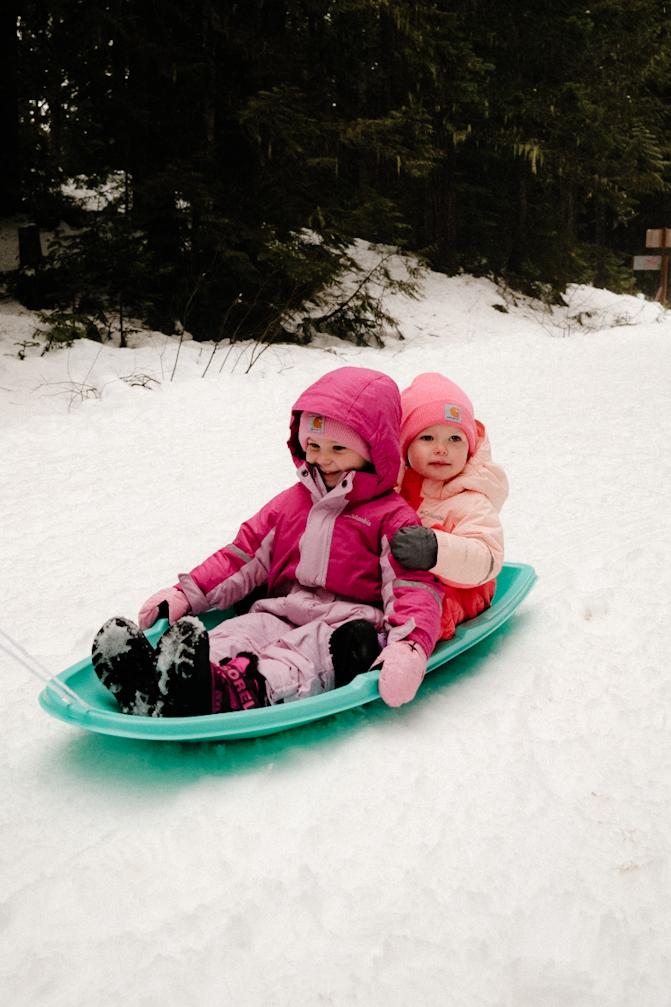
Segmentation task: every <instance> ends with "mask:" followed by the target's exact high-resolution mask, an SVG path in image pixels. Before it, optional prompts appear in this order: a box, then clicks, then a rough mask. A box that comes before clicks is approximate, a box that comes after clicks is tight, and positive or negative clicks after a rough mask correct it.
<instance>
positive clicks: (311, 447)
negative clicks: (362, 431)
mask: <svg viewBox="0 0 671 1007" xmlns="http://www.w3.org/2000/svg"><path fill="white" fill-rule="evenodd" d="M305 457H306V459H307V462H308V464H309V465H316V466H317V468H318V469H319V471H320V473H321V477H322V479H323V480H324V484H325V485H326V486H328V488H329V489H330V490H331V489H333V487H334V486H335V485H336V484H337V483H338V481H339V480H340V477H341V475H342V474H343V472H351V471H358V470H359V469H362V468H363V467H364V465H365V464H366V459H365V458H364V457H363V455H360V454H358V452H356V451H353V450H352V449H351V448H346V447H343V445H342V444H338V442H337V441H330V440H328V439H327V438H326V437H309V438H308V441H307V443H306V445H305Z"/></svg>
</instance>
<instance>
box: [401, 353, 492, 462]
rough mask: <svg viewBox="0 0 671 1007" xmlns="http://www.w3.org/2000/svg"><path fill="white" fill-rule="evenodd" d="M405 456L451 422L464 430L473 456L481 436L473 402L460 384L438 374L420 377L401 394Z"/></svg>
mask: <svg viewBox="0 0 671 1007" xmlns="http://www.w3.org/2000/svg"><path fill="white" fill-rule="evenodd" d="M401 408H402V410H403V415H402V416H401V457H402V458H403V459H404V460H405V459H406V457H407V451H408V444H410V442H411V441H413V440H414V439H415V437H417V435H418V434H421V432H422V430H426V428H427V427H432V426H433V425H434V423H449V424H450V425H451V426H454V427H461V429H462V430H463V432H464V435H465V437H466V440H467V441H468V453H469V455H472V454H473V451H474V450H475V442H476V440H477V433H476V430H475V416H474V414H473V403H472V402H471V400H470V399H469V397H468V395H467V394H466V392H464V391H463V390H462V389H461V388H460V387H459V385H455V383H454V381H450V379H449V378H445V377H443V375H442V374H437V373H436V372H435V371H430V372H427V373H426V374H418V375H417V377H416V378H415V380H414V381H413V383H412V384H411V385H410V387H409V388H406V389H405V391H403V392H401Z"/></svg>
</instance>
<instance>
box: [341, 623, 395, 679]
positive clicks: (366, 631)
mask: <svg viewBox="0 0 671 1007" xmlns="http://www.w3.org/2000/svg"><path fill="white" fill-rule="evenodd" d="M329 649H330V651H331V659H332V661H333V670H334V671H335V687H336V689H339V688H340V687H341V686H342V685H348V684H349V683H350V682H351V681H352V679H353V678H356V676H357V675H360V674H361V672H363V671H368V669H369V668H370V666H371V664H372V663H373V661H374V660H375V658H376V657H377V655H378V654H379V653H380V651H381V649H382V648H381V647H380V642H379V640H378V638H377V630H376V629H375V626H374V625H373V624H372V622H366V620H365V619H352V621H351V622H345V623H343V625H342V626H338V628H337V629H334V630H333V634H332V636H331V639H330V640H329Z"/></svg>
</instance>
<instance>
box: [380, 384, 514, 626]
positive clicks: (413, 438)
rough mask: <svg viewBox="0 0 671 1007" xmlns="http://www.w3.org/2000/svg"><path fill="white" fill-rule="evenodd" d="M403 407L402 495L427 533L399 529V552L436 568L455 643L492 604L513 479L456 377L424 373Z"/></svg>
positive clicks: (407, 561) (395, 545) (410, 561)
mask: <svg viewBox="0 0 671 1007" xmlns="http://www.w3.org/2000/svg"><path fill="white" fill-rule="evenodd" d="M401 403H402V408H403V415H402V419H401V457H402V460H403V462H404V463H405V469H404V472H403V477H402V482H401V487H400V492H401V494H402V496H403V497H404V498H405V499H406V500H407V501H408V503H409V504H410V505H411V506H412V507H414V508H415V510H416V511H417V512H418V514H419V517H420V518H421V521H422V525H423V526H424V527H422V528H404V529H403V530H401V531H399V532H398V534H397V535H396V536H395V538H394V540H393V542H392V547H391V548H392V552H393V554H394V556H395V558H396V559H397V560H398V562H399V563H401V565H403V566H407V567H411V568H413V569H421V570H430V571H431V572H432V573H435V574H436V576H437V577H439V579H440V580H441V582H442V583H443V585H444V586H445V596H444V601H443V613H442V620H441V638H442V639H444V640H448V639H450V638H451V637H452V636H454V632H455V629H456V627H457V625H458V624H459V623H460V622H464V620H466V619H472V618H473V617H474V616H476V615H478V614H479V613H480V612H482V611H483V610H484V609H486V608H489V606H490V605H491V603H492V598H493V597H494V590H495V587H496V580H495V578H496V576H497V574H498V573H499V572H500V570H501V566H502V564H503V529H502V527H501V521H500V518H499V512H500V510H501V508H502V506H503V504H504V502H505V500H506V497H507V496H508V481H507V479H506V475H505V473H504V471H503V469H502V468H501V467H500V466H498V465H495V464H494V462H493V461H492V456H491V451H490V447H489V441H488V439H487V434H486V431H485V428H484V426H483V425H482V423H481V422H480V421H479V420H476V419H475V416H474V414H473V405H472V403H471V400H470V399H469V398H468V396H467V395H466V393H465V392H464V391H462V389H461V388H459V386H458V385H456V384H455V383H454V382H453V381H450V380H449V378H446V377H443V375H442V374H436V373H426V374H420V375H418V377H416V378H415V380H414V381H413V382H412V384H411V385H410V387H409V388H406V389H405V391H404V392H402V393H401Z"/></svg>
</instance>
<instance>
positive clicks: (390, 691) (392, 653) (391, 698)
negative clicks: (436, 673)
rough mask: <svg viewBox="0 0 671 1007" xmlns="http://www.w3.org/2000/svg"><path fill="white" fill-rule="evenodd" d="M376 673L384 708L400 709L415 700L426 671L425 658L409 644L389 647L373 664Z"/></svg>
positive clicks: (403, 642) (414, 644)
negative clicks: (376, 669) (377, 671)
mask: <svg viewBox="0 0 671 1007" xmlns="http://www.w3.org/2000/svg"><path fill="white" fill-rule="evenodd" d="M380 665H382V668H381V670H380V681H379V689H380V696H381V697H382V699H383V700H384V701H385V703H386V704H387V706H402V705H403V703H409V702H410V700H411V699H414V698H415V695H416V693H417V690H418V689H419V687H420V685H421V684H422V679H423V678H424V672H425V671H426V654H425V653H424V651H423V650H422V648H421V647H420V646H419V645H418V644H416V643H414V642H413V641H412V640H399V641H398V643H389V644H387V646H386V647H385V648H384V650H383V651H382V653H381V654H380V656H379V657H378V658H377V660H376V661H375V667H376V668H378V667H379V666H380Z"/></svg>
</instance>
